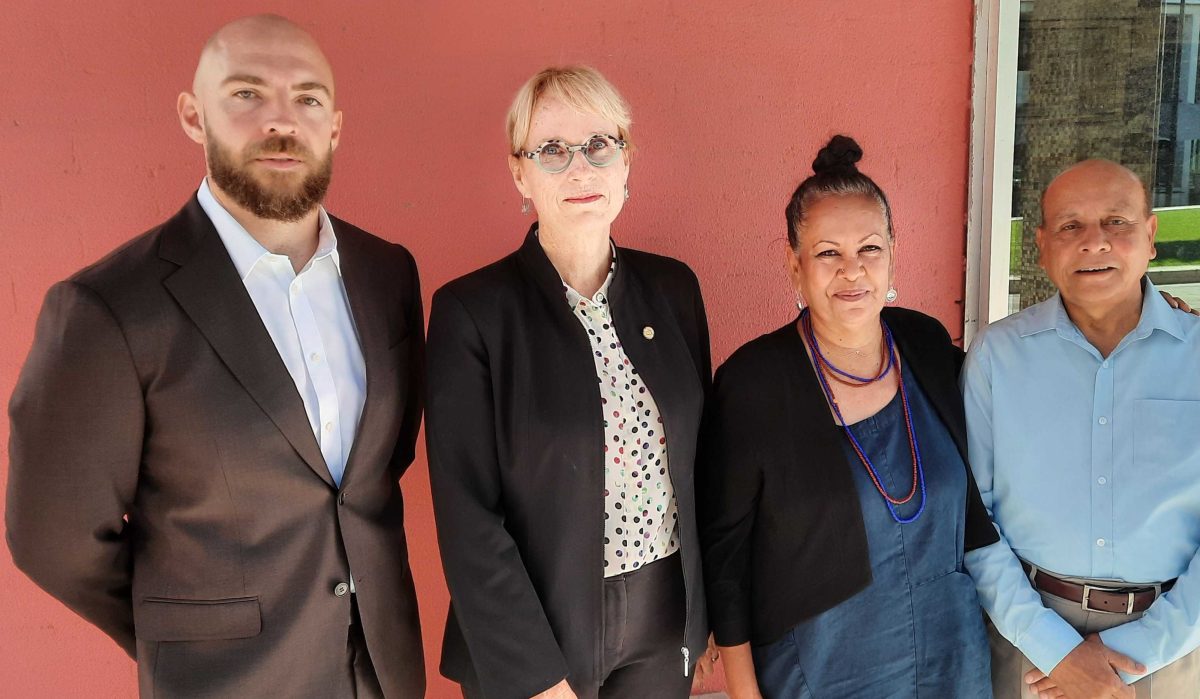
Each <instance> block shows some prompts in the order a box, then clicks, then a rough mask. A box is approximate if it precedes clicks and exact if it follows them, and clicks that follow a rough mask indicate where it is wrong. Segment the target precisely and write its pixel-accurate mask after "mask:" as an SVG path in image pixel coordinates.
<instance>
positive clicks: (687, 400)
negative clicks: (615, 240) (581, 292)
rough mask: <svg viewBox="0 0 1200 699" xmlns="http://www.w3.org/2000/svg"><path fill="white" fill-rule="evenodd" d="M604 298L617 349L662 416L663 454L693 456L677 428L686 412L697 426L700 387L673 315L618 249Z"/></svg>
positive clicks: (683, 420) (701, 392) (701, 390)
mask: <svg viewBox="0 0 1200 699" xmlns="http://www.w3.org/2000/svg"><path fill="white" fill-rule="evenodd" d="M609 300H610V301H611V303H612V306H613V322H614V323H615V324H616V328H617V336H618V337H620V338H621V347H622V348H624V350H625V354H626V355H627V356H628V357H629V361H631V362H633V365H634V367H636V368H637V372H638V375H639V376H640V377H642V380H644V381H645V382H646V388H648V389H649V390H650V393H651V395H653V396H654V403H655V405H657V406H658V412H659V415H661V416H662V419H663V425H664V428H665V430H664V431H665V432H666V437H667V453H668V454H693V453H694V452H695V445H694V444H685V443H684V440H686V439H687V435H686V434H685V433H684V432H682V431H681V430H680V429H678V425H679V424H681V421H682V422H683V424H686V421H687V420H688V419H689V418H688V417H686V416H687V415H688V414H689V413H691V414H694V416H693V419H695V420H696V421H697V422H698V421H699V419H700V412H701V410H702V405H703V400H704V395H703V391H704V388H703V386H702V385H701V383H700V378H699V374H698V372H697V369H696V365H695V362H694V361H693V359H692V355H691V353H690V352H689V351H688V346H687V341H686V340H685V339H684V337H683V335H682V333H681V330H680V328H679V325H678V323H677V322H676V320H675V317H674V314H673V313H672V312H671V310H670V309H669V308H667V307H666V306H665V304H664V302H663V301H662V300H661V299H659V298H657V297H656V296H655V295H653V294H651V293H650V292H648V291H647V290H646V289H645V287H644V285H643V284H642V281H641V279H640V278H639V277H638V274H637V270H636V269H631V265H629V264H628V263H627V262H626V263H624V264H623V263H622V260H621V253H620V249H619V248H618V252H617V269H616V274H615V275H614V278H613V282H612V288H611V289H610V290H609ZM677 473H678V472H677Z"/></svg>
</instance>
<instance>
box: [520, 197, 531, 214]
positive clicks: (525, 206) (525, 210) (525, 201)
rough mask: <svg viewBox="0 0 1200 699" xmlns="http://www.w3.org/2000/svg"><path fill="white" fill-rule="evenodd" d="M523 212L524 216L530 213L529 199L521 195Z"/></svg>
mask: <svg viewBox="0 0 1200 699" xmlns="http://www.w3.org/2000/svg"><path fill="white" fill-rule="evenodd" d="M521 214H522V215H524V216H528V215H529V199H527V198H525V197H521Z"/></svg>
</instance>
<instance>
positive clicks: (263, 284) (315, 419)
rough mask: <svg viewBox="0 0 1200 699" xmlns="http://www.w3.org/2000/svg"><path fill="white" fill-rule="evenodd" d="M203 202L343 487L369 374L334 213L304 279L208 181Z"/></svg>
mask: <svg viewBox="0 0 1200 699" xmlns="http://www.w3.org/2000/svg"><path fill="white" fill-rule="evenodd" d="M196 197H197V199H199V201H200V206H201V207H202V208H203V209H204V212H205V213H206V214H208V217H209V219H211V220H212V222H213V226H215V227H216V229H217V234H218V235H220V236H221V242H222V243H224V244H225V249H226V250H228V251H229V257H230V258H231V259H232V260H233V266H234V267H235V268H236V269H237V272H238V275H239V276H241V278H242V283H243V284H245V285H246V291H247V292H249V294H250V299H251V300H252V301H253V302H254V307H255V308H256V309H258V315H259V317H260V318H261V319H262V322H263V325H264V326H266V329H267V332H268V333H269V334H270V336H271V340H272V341H273V342H274V343H275V349H276V350H277V351H278V352H279V357H280V358H281V359H282V360H283V363H284V365H285V366H287V370H288V373H289V374H291V377H292V381H294V382H295V384H296V391H297V392H299V394H300V398H301V399H302V400H303V401H304V410H305V412H307V413H308V422H309V426H310V427H312V431H313V435H314V436H315V437H316V438H317V442H318V443H319V444H320V446H321V455H322V456H323V457H324V458H325V465H326V467H327V468H328V469H329V475H330V476H332V477H333V482H334V483H335V484H337V485H338V486H339V487H340V486H341V483H342V474H343V472H344V471H345V469H346V460H347V458H348V457H349V455H350V448H351V446H353V444H354V436H355V434H356V432H357V430H358V419H359V417H360V416H361V415H362V409H363V400H364V396H365V394H366V370H365V366H364V364H363V356H362V348H361V347H360V346H359V342H358V333H357V332H356V330H355V327H354V321H353V319H352V317H351V315H350V304H349V302H348V301H347V299H346V289H345V287H344V286H343V284H342V272H341V263H340V262H339V259H338V252H337V237H336V236H335V235H334V232H333V225H332V224H331V223H330V221H329V215H328V214H326V213H325V209H324V208H322V209H320V231H319V233H318V237H317V251H316V253H315V254H314V255H313V257H312V259H311V260H309V261H308V263H307V264H305V265H304V267H303V268H302V269H301V270H300V273H299V274H297V273H296V272H295V271H294V270H293V269H292V263H291V261H290V260H289V259H288V257H287V256H286V255H277V254H274V253H271V252H269V251H268V250H267V249H266V248H264V247H263V246H262V245H261V244H260V243H259V242H258V241H257V240H255V239H254V238H253V237H252V236H251V235H250V234H249V233H247V232H246V229H245V228H243V227H242V226H241V224H239V223H238V222H237V220H236V219H234V218H233V216H232V215H230V213H229V212H228V211H226V210H225V208H224V207H223V206H221V204H220V203H219V202H218V201H217V200H216V198H214V197H213V194H212V191H211V190H210V189H209V187H208V180H207V179H205V180H204V181H203V182H201V183H200V190H199V191H198V192H197V193H196Z"/></svg>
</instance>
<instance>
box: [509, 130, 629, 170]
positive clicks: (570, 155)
mask: <svg viewBox="0 0 1200 699" xmlns="http://www.w3.org/2000/svg"><path fill="white" fill-rule="evenodd" d="M597 137H599V138H606V139H609V140H611V141H612V142H613V143H614V144H616V147H617V150H618V151H623V150H625V145H626V144H625V139H623V138H617V137H616V136H613V135H612V134H607V133H594V134H592V135H591V136H588V139H587V140H586V141H584V142H583V143H580V144H579V145H576V146H568V145H567V144H566V142H564V141H561V140H559V139H557V138H552V139H550V140H548V141H544V142H542V144H541V145H539V146H538V147H537V148H534V149H533V150H520V151H517V153H516V155H519V156H524V157H526V158H528V159H530V160H532V161H533V162H535V163H537V166H538V167H539V168H540V169H541V170H542V172H546V173H549V174H551V175H557V174H558V173H560V172H566V171H567V169H568V168H570V167H571V163H573V162H575V153H577V152H579V151H583V159H584V160H586V161H588V164H589V165H591V166H592V167H608V166H610V165H612V164H613V163H615V162H617V159H616V158H613V159H612V160H610V161H608V162H607V163H598V162H596V161H594V160H592V159H591V158H589V157H588V155H587V151H586V150H584V149H586V148H587V145H588V144H589V143H591V142H592V141H593V140H595V139H596V138H597ZM552 143H554V144H557V145H560V146H562V147H563V148H565V149H566V150H567V164H566V165H563V166H562V168H560V169H558V170H551V169H549V168H547V167H546V166H545V165H543V164H542V159H541V157H540V156H541V153H542V149H543V148H545V147H546V146H548V145H550V144H552Z"/></svg>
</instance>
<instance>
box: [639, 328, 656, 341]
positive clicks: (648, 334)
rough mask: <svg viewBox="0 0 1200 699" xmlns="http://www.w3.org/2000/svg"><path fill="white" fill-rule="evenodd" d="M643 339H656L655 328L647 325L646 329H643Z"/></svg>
mask: <svg viewBox="0 0 1200 699" xmlns="http://www.w3.org/2000/svg"><path fill="white" fill-rule="evenodd" d="M642 337H644V338H646V339H647V340H653V339H654V327H653V326H650V325H647V326H646V327H644V328H642Z"/></svg>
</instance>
